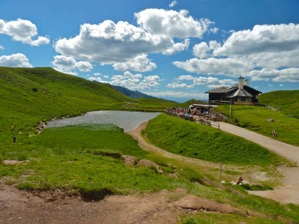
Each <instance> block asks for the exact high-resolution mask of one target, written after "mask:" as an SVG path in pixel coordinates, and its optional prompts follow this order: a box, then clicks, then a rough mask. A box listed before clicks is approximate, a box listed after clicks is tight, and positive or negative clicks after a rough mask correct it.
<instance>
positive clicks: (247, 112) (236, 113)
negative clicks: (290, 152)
mask: <svg viewBox="0 0 299 224" xmlns="http://www.w3.org/2000/svg"><path fill="white" fill-rule="evenodd" d="M217 110H219V111H220V112H221V113H223V114H226V115H227V116H228V113H229V106H227V105H226V106H220V107H218V108H217ZM231 116H232V117H233V118H237V119H238V121H239V123H238V125H240V126H241V127H244V128H248V129H249V130H252V131H255V132H257V133H260V134H262V135H265V136H268V137H271V131H272V130H273V129H275V130H276V131H277V133H278V138H277V140H279V141H283V142H286V143H289V144H293V145H297V146H299V138H298V136H299V122H298V119H296V118H292V117H289V116H286V115H284V114H283V113H280V112H277V111H273V110H270V109H267V108H265V107H256V106H242V105H234V106H232V112H231ZM268 119H273V120H274V121H275V122H269V121H267V120H268Z"/></svg>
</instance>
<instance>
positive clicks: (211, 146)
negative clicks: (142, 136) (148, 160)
mask: <svg viewBox="0 0 299 224" xmlns="http://www.w3.org/2000/svg"><path fill="white" fill-rule="evenodd" d="M145 133H146V136H147V137H148V138H149V139H150V141H151V142H153V143H154V144H156V145H157V146H159V147H161V148H163V149H165V150H168V151H170V152H173V153H176V154H181V155H185V156H188V157H193V158H198V159H203V160H208V161H212V162H220V161H223V163H232V164H239V165H260V166H268V165H271V164H272V165H279V164H280V163H282V159H280V158H279V157H278V156H276V155H275V154H274V153H271V152H269V151H268V150H266V149H264V148H263V147H261V146H259V145H257V144H254V143H252V142H250V141H248V140H245V139H243V138H240V137H237V136H233V135H230V134H227V133H224V132H222V131H219V130H217V129H215V128H211V127H208V126H205V125H202V124H198V123H191V122H190V121H186V120H183V119H180V118H177V117H171V116H168V115H165V114H162V115H159V116H158V117H157V118H155V119H153V120H151V121H150V122H149V125H148V126H147V128H146V131H145Z"/></svg>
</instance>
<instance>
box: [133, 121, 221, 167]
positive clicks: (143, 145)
mask: <svg viewBox="0 0 299 224" xmlns="http://www.w3.org/2000/svg"><path fill="white" fill-rule="evenodd" d="M147 124H148V122H143V123H141V124H140V125H139V127H137V128H136V129H134V130H132V131H130V132H128V134H129V135H131V136H132V137H133V138H134V139H136V140H137V141H138V144H139V146H140V147H141V148H143V149H144V150H146V151H151V152H156V153H158V154H160V155H162V156H164V157H166V158H169V159H175V160H178V161H181V162H185V163H188V164H191V165H195V166H196V165H197V166H200V167H216V166H217V165H216V164H215V163H212V162H208V161H204V160H199V159H194V158H190V157H185V156H181V155H178V154H174V153H171V152H168V151H165V150H163V149H161V148H159V147H157V146H154V145H152V144H151V143H149V142H147V141H146V140H145V139H144V138H143V136H142V134H141V133H142V131H143V130H144V129H145V128H146V125H147Z"/></svg>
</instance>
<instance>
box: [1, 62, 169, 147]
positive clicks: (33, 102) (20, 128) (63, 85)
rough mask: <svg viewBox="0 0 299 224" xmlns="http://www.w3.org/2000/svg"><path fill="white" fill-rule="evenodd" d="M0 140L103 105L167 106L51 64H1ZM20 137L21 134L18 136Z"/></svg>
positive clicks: (112, 106)
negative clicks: (47, 65)
mask: <svg viewBox="0 0 299 224" xmlns="http://www.w3.org/2000/svg"><path fill="white" fill-rule="evenodd" d="M0 97H1V107H0V130H1V135H0V140H1V141H2V142H3V141H4V142H5V143H8V142H10V141H11V138H12V136H13V135H20V136H21V137H22V135H21V133H23V134H25V135H27V134H28V132H29V131H30V130H31V129H32V128H33V126H36V124H37V123H38V122H39V121H40V120H49V119H52V118H54V117H61V116H72V115H78V114H81V113H84V112H86V111H92V110H100V109H111V108H113V109H131V110H141V109H152V108H155V109H162V108H163V109H164V108H165V107H166V106H167V105H169V104H173V103H171V102H169V101H163V100H159V99H156V100H152V99H149V100H146V99H140V100H133V99H130V98H128V97H126V96H124V95H123V94H121V93H120V92H118V91H116V90H115V89H114V88H112V87H111V86H110V85H108V84H102V83H95V82H90V81H87V80H85V79H82V78H78V77H75V76H71V75H66V74H63V73H60V72H57V71H55V70H54V69H51V68H6V67H0ZM18 138H19V136H18Z"/></svg>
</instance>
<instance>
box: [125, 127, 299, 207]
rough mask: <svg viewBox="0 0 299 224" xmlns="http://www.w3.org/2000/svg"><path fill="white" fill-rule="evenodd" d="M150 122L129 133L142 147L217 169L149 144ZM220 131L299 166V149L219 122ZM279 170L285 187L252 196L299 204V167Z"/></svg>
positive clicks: (208, 163)
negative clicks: (144, 136)
mask: <svg viewBox="0 0 299 224" xmlns="http://www.w3.org/2000/svg"><path fill="white" fill-rule="evenodd" d="M147 123H148V122H144V123H142V124H141V125H140V126H139V127H138V128H136V129H134V130H133V131H130V132H128V134H130V135H131V136H132V137H133V138H135V139H136V140H137V141H138V143H139V145H140V147H141V148H143V149H145V150H148V151H152V152H156V153H159V154H160V155H163V156H165V157H167V158H170V159H176V160H179V161H183V162H185V163H188V164H190V165H193V166H198V167H200V168H201V169H202V168H204V167H214V168H215V167H216V166H217V165H216V164H215V163H211V162H207V161H203V160H198V159H193V158H189V157H184V156H181V155H177V154H173V153H170V152H167V151H164V150H163V149H160V148H158V147H156V146H154V145H152V144H150V143H148V142H147V141H146V140H145V139H144V138H143V136H142V134H141V133H142V130H144V129H145V128H146V125H147ZM219 124H220V129H221V130H222V131H225V132H228V133H231V134H234V135H237V136H240V137H243V138H245V139H248V140H250V141H252V142H255V143H257V144H259V145H261V146H263V147H265V148H267V149H268V150H270V151H273V152H275V153H277V154H279V155H281V156H282V157H284V158H286V159H288V160H289V161H291V162H293V163H295V164H297V165H298V164H299V147H297V146H293V145H289V144H286V143H283V142H280V141H277V140H274V139H272V138H269V137H266V136H263V135H260V134H257V133H255V132H253V131H249V130H246V129H244V128H240V127H238V126H235V125H231V124H228V123H224V122H219ZM278 170H279V171H280V172H281V173H282V175H283V176H284V177H283V181H282V182H283V185H282V186H279V187H277V188H276V189H274V190H269V191H249V193H250V194H253V195H257V196H261V197H265V198H268V199H272V200H275V201H278V202H280V203H294V204H299V167H298V166H296V167H279V168H278Z"/></svg>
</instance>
